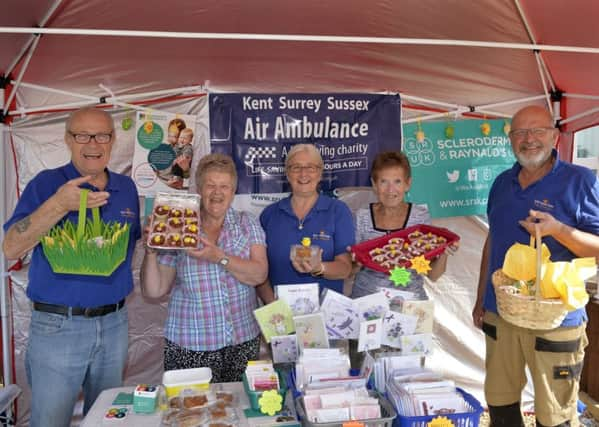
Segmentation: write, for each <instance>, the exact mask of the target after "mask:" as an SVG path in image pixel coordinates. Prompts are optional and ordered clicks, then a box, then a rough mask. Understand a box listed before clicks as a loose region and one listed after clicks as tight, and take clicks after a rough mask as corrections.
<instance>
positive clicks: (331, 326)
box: [321, 289, 360, 339]
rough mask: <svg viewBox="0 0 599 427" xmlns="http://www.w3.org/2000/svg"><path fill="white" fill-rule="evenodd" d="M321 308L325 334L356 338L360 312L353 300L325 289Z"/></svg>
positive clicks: (358, 330) (339, 337)
mask: <svg viewBox="0 0 599 427" xmlns="http://www.w3.org/2000/svg"><path fill="white" fill-rule="evenodd" d="M321 310H322V312H323V313H324V320H325V325H326V328H327V334H328V336H329V338H331V339H358V336H359V334H360V314H359V313H358V307H357V305H356V304H354V300H352V299H351V298H348V297H346V296H345V295H342V294H340V293H338V292H335V291H332V290H330V289H326V290H325V292H324V297H323V300H322V305H321Z"/></svg>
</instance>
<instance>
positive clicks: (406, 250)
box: [350, 224, 460, 273]
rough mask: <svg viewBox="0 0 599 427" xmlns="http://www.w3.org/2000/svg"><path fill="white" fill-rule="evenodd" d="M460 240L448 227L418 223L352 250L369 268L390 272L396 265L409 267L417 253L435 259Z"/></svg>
mask: <svg viewBox="0 0 599 427" xmlns="http://www.w3.org/2000/svg"><path fill="white" fill-rule="evenodd" d="M459 240H460V236H458V235H457V234H455V233H453V232H451V231H449V230H448V229H446V228H441V227H434V226H432V225H427V224H417V225H413V226H411V227H408V228H405V229H403V230H399V231H395V232H393V233H390V234H387V235H385V236H382V237H378V238H376V239H372V240H367V241H365V242H362V243H358V244H356V245H353V246H352V247H351V248H350V249H351V251H352V253H353V254H354V257H355V259H356V261H358V262H359V263H361V264H363V265H364V266H365V267H368V268H370V269H372V270H376V271H381V272H383V273H387V272H388V271H390V270H392V269H393V268H395V267H409V266H410V263H411V260H412V259H413V258H415V257H417V256H421V255H422V256H424V257H425V258H426V259H429V260H430V259H433V258H435V257H437V256H439V255H441V254H442V253H443V252H445V250H446V249H447V247H449V246H451V245H456V244H457V243H458V242H459Z"/></svg>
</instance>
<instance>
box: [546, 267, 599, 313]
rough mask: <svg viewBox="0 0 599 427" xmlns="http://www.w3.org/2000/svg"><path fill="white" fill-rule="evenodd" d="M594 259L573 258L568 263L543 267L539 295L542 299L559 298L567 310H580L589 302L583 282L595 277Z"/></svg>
mask: <svg viewBox="0 0 599 427" xmlns="http://www.w3.org/2000/svg"><path fill="white" fill-rule="evenodd" d="M596 271H597V264H596V262H595V258H592V257H589V258H575V259H574V260H572V261H570V262H566V261H560V262H549V263H546V264H544V265H543V273H542V274H543V276H542V279H541V293H542V295H543V298H560V299H561V300H562V302H563V303H564V304H565V305H566V306H567V308H568V310H576V309H579V308H582V307H584V306H585V305H586V303H587V302H588V301H589V295H588V294H587V292H586V288H585V284H584V281H585V280H586V279H588V278H590V277H592V276H594V275H595V272H596Z"/></svg>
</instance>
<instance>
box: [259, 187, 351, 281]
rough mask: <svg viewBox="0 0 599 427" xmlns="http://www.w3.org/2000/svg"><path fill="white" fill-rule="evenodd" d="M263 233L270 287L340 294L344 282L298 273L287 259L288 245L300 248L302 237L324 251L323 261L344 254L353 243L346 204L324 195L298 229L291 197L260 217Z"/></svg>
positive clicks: (270, 207) (276, 204)
mask: <svg viewBox="0 0 599 427" xmlns="http://www.w3.org/2000/svg"><path fill="white" fill-rule="evenodd" d="M260 223H261V224H262V228H264V231H265V233H266V244H267V253H268V269H269V272H268V277H269V279H270V283H271V285H272V286H276V285H284V284H287V285H289V284H296V283H314V282H318V283H319V284H320V290H321V291H322V289H323V288H329V289H332V290H334V291H337V292H343V280H329V279H325V278H323V277H313V276H312V275H310V274H308V273H299V272H298V271H297V270H296V269H295V268H293V265H292V264H291V260H290V259H289V252H290V249H291V245H299V244H300V242H301V240H302V238H303V237H309V238H310V239H312V245H316V246H320V247H321V248H322V249H323V253H322V260H323V261H325V262H326V261H333V260H334V258H335V256H337V255H339V254H342V253H345V252H347V247H348V246H351V245H353V244H354V243H355V234H354V226H353V219H352V215H351V211H350V210H349V208H348V207H347V205H346V204H345V203H343V202H342V201H340V200H337V199H332V198H330V197H328V196H325V195H322V194H321V195H319V196H318V200H317V201H316V203H315V204H314V206H313V207H312V209H311V210H310V212H308V214H307V215H306V217H305V218H304V221H303V223H302V229H300V221H299V219H298V218H297V216H296V215H295V213H294V212H293V209H292V208H291V196H289V197H287V198H285V199H282V200H279V201H278V202H276V203H273V204H272V205H270V206H268V207H267V208H266V209H264V210H263V211H262V214H261V215H260Z"/></svg>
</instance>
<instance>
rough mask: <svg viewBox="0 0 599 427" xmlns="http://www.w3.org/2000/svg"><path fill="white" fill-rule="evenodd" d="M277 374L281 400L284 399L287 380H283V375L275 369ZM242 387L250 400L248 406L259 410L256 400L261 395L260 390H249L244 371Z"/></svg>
mask: <svg viewBox="0 0 599 427" xmlns="http://www.w3.org/2000/svg"><path fill="white" fill-rule="evenodd" d="M276 372H277V375H278V376H279V389H278V390H277V391H278V392H279V395H280V396H281V397H282V398H283V402H284V401H285V393H287V382H286V381H285V375H283V374H281V372H280V371H276ZM243 388H244V390H245V394H247V396H248V400H249V401H250V406H251V408H252V409H255V410H260V404H259V403H258V400H260V397H262V393H263V392H262V391H253V390H250V386H249V384H248V381H247V378H246V376H245V373H244V374H243Z"/></svg>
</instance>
